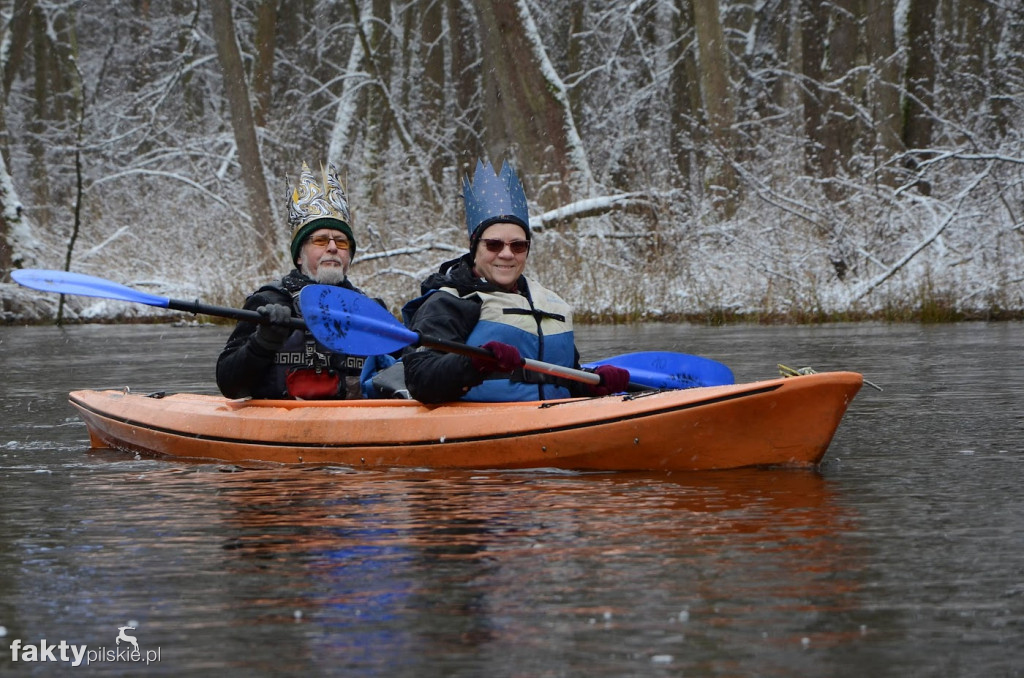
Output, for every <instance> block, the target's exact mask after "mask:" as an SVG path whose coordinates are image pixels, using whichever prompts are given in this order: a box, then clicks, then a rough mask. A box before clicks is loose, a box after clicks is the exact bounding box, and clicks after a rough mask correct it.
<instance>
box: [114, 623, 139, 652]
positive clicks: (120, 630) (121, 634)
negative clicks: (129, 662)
mask: <svg viewBox="0 0 1024 678" xmlns="http://www.w3.org/2000/svg"><path fill="white" fill-rule="evenodd" d="M128 629H131V630H132V631H134V630H135V627H134V626H118V627H117V644H118V645H120V644H121V641H122V640H123V641H124V642H126V643H131V644H132V645H133V646H135V651H136V652H138V651H139V643H138V641H137V640H135V636H129V635H128V634H127V633H125V631H126V630H128Z"/></svg>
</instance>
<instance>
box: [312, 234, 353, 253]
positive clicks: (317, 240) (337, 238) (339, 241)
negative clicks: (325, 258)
mask: <svg viewBox="0 0 1024 678" xmlns="http://www.w3.org/2000/svg"><path fill="white" fill-rule="evenodd" d="M332 240H333V241H334V246H335V247H337V248H338V249H339V250H347V249H348V238H347V237H346V236H343V235H314V236H313V237H311V238H310V239H309V242H311V243H313V244H314V245H316V246H317V247H327V243H329V242H331V241H332Z"/></svg>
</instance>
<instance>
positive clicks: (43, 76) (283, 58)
mask: <svg viewBox="0 0 1024 678" xmlns="http://www.w3.org/2000/svg"><path fill="white" fill-rule="evenodd" d="M0 21H2V40H0V74H2V87H3V89H2V93H0V161H2V162H0V303H2V306H0V312H2V314H3V320H4V322H8V323H12V322H31V321H44V320H45V321H49V320H53V319H54V318H57V317H58V315H59V316H60V318H62V319H63V320H66V321H82V320H111V319H126V318H134V317H152V316H153V315H154V314H158V313H159V311H158V310H157V309H153V308H151V307H147V306H141V305H137V304H135V305H133V304H126V303H123V302H110V301H104V300H101V299H95V298H89V297H65V298H63V299H62V298H61V297H59V296H57V295H52V294H44V293H40V292H34V291H31V290H26V289H25V288H21V287H19V286H18V285H16V284H13V283H12V282H11V279H10V271H11V270H12V269H17V268H51V269H62V270H70V271H75V272H79V273H87V274H91V275H96V276H100V277H103V278H107V279H110V280H114V281H116V282H119V283H122V284H125V285H129V286H131V287H133V288H136V289H140V290H144V291H148V292H151V293H154V294H158V295H165V296H168V297H176V298H181V299H194V298H198V299H202V300H203V301H205V302H209V303H215V304H222V305H230V306H240V305H241V303H242V301H243V299H244V298H245V295H246V294H248V293H249V292H250V291H252V290H253V289H255V288H256V287H257V286H259V285H260V284H262V283H264V282H267V281H270V280H273V279H276V278H279V277H280V275H281V274H283V273H285V272H286V271H287V270H288V269H289V268H291V266H290V262H289V261H288V255H287V247H288V237H289V231H288V227H287V223H286V222H287V199H288V196H289V195H290V192H291V188H292V186H294V185H295V182H296V181H297V179H298V174H299V170H300V168H301V165H302V162H303V161H305V162H307V163H308V164H309V165H310V166H311V167H313V168H316V169H318V168H319V165H320V163H325V164H326V163H327V162H333V163H335V164H336V165H337V166H338V168H339V170H340V173H341V175H342V177H343V180H344V182H345V184H346V188H347V191H348V196H349V201H350V203H351V207H352V211H353V221H354V223H353V228H354V231H355V236H356V239H357V245H358V251H357V252H356V256H355V260H354V264H353V267H352V270H351V273H350V277H351V278H352V280H353V282H354V283H355V284H356V285H357V286H358V287H360V288H362V289H363V290H364V291H366V292H367V293H369V294H371V295H373V296H379V297H382V298H384V299H385V300H387V301H388V303H389V304H390V305H391V306H392V309H393V310H396V311H397V309H398V308H399V307H400V306H401V305H402V303H404V302H405V301H407V300H409V299H411V298H413V297H415V296H417V294H418V293H419V281H420V280H421V279H423V278H424V277H426V275H428V274H429V273H431V272H433V271H434V270H436V269H437V267H438V265H439V264H440V263H441V262H443V261H445V260H448V259H452V258H454V257H456V256H458V255H460V254H462V253H463V252H465V251H466V248H467V234H466V230H465V226H464V220H463V211H462V204H461V203H462V192H461V181H462V177H463V176H464V175H465V174H466V172H468V171H471V170H472V168H473V167H474V165H475V163H476V159H477V158H479V157H483V158H487V159H489V160H491V161H492V162H494V163H496V164H498V165H499V166H500V163H501V161H502V160H508V161H509V162H510V164H512V165H513V166H514V167H515V168H516V169H517V171H518V173H519V175H520V176H521V178H522V179H523V183H524V185H525V187H526V192H527V196H528V198H529V201H530V213H531V224H532V227H533V230H534V247H533V248H532V250H531V255H530V263H529V265H528V269H527V273H528V275H532V276H534V277H536V278H537V279H539V280H540V281H542V282H543V283H544V284H545V285H546V286H548V287H550V288H551V289H554V290H557V291H559V292H560V293H561V294H562V296H564V297H565V298H566V299H568V300H570V301H571V302H572V303H573V304H574V306H575V307H576V311H577V314H578V316H579V319H580V320H584V321H586V320H591V321H602V320H603V321H620V322H621V321H636V320H659V319H669V320H679V319H694V320H701V321H706V322H723V321H729V320H733V319H744V320H755V321H761V322H816V321H824V320H845V319H851V320H855V319H863V318H878V319H887V320H924V321H928V320H954V319H961V318H1019V317H1021V316H1022V315H1024V185H1022V182H1024V4H1021V3H1020V2H1018V0H832V1H830V2H828V1H820V2H819V0H564V1H559V2H547V1H544V0H288V1H285V0H237V1H234V2H232V1H230V0H164V1H161V2H151V1H150V0H92V1H90V2H79V1H77V0H75V1H72V0H13V1H12V0H4V1H0Z"/></svg>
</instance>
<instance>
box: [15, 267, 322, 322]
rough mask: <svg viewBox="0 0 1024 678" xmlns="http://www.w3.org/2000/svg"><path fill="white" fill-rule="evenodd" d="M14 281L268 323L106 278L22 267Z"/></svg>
mask: <svg viewBox="0 0 1024 678" xmlns="http://www.w3.org/2000/svg"><path fill="white" fill-rule="evenodd" d="M11 278H13V279H14V281H15V282H16V283H18V284H19V285H23V286H24V287H30V288H32V289H34V290H41V291H43V292H56V293H58V294H75V295H79V296H84V297H100V298H101V299H116V300H118V301H131V302H135V303H139V304H146V305H148V306H158V307H160V308H169V309H172V310H175V311H186V312H188V313H202V314H204V315H214V316H220V317H223V318H234V319H235V320H248V321H249V322H254V323H259V324H263V325H266V324H269V320H268V319H267V318H266V317H265V316H262V315H260V314H259V313H257V312H256V311H249V310H246V309H242V308H229V307H225V306H210V305H208V304H201V303H199V302H198V301H180V300H177V299H168V298H167V297H158V296H157V295H155V294H149V293H148V292H140V291H139V290H134V289H132V288H131V287H126V286H124V285H121V284H119V283H116V282H113V281H110V280H104V279H103V278H97V277H95V276H91V275H85V274H84V273H69V272H68V271H47V270H42V269H35V268H23V269H20V270H17V271H11ZM288 326H289V327H292V328H295V329H298V330H302V329H306V323H304V322H302V319H301V318H292V319H291V320H290V321H289V323H288Z"/></svg>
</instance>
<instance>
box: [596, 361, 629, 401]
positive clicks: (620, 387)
mask: <svg viewBox="0 0 1024 678" xmlns="http://www.w3.org/2000/svg"><path fill="white" fill-rule="evenodd" d="M594 374H596V375H598V376H599V377H601V383H600V384H598V385H597V386H591V387H590V392H591V393H593V394H594V395H596V396H606V395H611V394H612V393H622V392H624V391H625V390H626V389H628V388H629V370H624V369H622V368H621V367H616V366H615V365H601V366H600V367H598V368H597V369H596V370H594Z"/></svg>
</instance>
